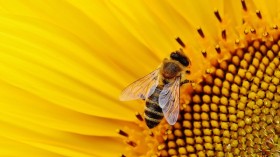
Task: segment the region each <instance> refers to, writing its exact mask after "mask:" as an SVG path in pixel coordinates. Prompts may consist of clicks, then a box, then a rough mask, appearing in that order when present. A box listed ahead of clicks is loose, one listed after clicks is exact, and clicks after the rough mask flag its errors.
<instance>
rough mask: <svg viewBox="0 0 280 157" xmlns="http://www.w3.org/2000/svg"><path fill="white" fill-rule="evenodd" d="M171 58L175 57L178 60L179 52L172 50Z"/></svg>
mask: <svg viewBox="0 0 280 157" xmlns="http://www.w3.org/2000/svg"><path fill="white" fill-rule="evenodd" d="M170 58H172V59H174V60H178V59H179V54H178V53H176V52H172V53H171V54H170Z"/></svg>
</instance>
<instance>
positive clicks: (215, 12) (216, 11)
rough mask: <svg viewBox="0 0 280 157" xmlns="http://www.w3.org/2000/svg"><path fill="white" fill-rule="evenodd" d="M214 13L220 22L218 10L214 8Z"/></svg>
mask: <svg viewBox="0 0 280 157" xmlns="http://www.w3.org/2000/svg"><path fill="white" fill-rule="evenodd" d="M214 14H215V16H216V18H217V19H218V20H219V22H222V18H221V16H220V14H219V11H218V10H215V11H214Z"/></svg>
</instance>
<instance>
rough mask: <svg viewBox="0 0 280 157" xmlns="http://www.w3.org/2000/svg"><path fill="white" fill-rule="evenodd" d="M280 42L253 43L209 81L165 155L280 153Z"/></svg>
mask: <svg viewBox="0 0 280 157" xmlns="http://www.w3.org/2000/svg"><path fill="white" fill-rule="evenodd" d="M279 44H280V41H279V40H276V41H275V42H262V41H260V40H254V41H252V42H251V43H250V44H249V45H248V46H247V47H245V48H243V49H237V50H235V51H233V52H231V55H232V57H230V58H229V59H227V60H224V61H222V62H221V63H219V64H218V65H217V66H216V67H215V71H214V72H212V73H211V74H209V75H207V76H206V77H204V80H203V81H202V82H201V83H200V84H198V85H197V86H196V87H195V89H194V91H193V92H192V93H191V96H192V99H191V101H190V103H189V104H185V105H184V106H185V108H184V109H183V110H182V111H181V113H180V116H181V117H180V119H179V120H178V122H177V123H176V124H175V125H174V126H173V127H172V128H171V129H170V130H169V133H170V134H169V135H168V138H167V139H166V140H165V141H164V143H163V145H164V147H163V149H161V150H159V151H160V154H161V156H173V155H177V156H184V155H188V156H236V155H241V156H246V155H253V154H254V155H256V154H258V155H260V156H261V155H262V154H265V155H272V154H276V153H279V151H280V146H279V142H280V138H278V136H279V134H280V126H279V122H280V110H279V102H280V85H279V81H280V67H279V64H280V60H279V56H280V53H279Z"/></svg>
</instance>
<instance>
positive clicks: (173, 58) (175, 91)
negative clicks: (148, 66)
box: [120, 50, 190, 129]
mask: <svg viewBox="0 0 280 157" xmlns="http://www.w3.org/2000/svg"><path fill="white" fill-rule="evenodd" d="M189 65H190V60H189V58H188V57H187V56H185V55H184V53H183V51H182V50H180V51H176V52H172V53H171V54H170V58H169V59H167V58H165V59H164V60H163V62H162V64H161V65H160V66H159V68H158V69H156V70H155V71H153V72H151V73H150V74H148V75H146V76H144V77H143V78H140V79H138V80H137V81H135V82H133V83H132V84H130V85H129V86H128V87H126V88H125V89H124V90H123V91H122V93H121V95H120V100H121V101H128V100H135V99H143V100H145V101H146V107H145V111H144V113H145V114H144V117H145V122H146V125H147V126H148V127H149V128H150V129H151V128H154V127H156V126H157V125H158V124H159V123H160V122H161V120H162V119H163V117H165V119H166V120H167V122H168V123H169V124H170V125H174V124H175V123H176V121H177V119H178V115H179V106H180V104H179V103H180V102H179V101H180V86H181V84H184V83H187V82H189V80H184V81H182V80H181V76H182V75H183V73H184V69H186V68H187V67H188V66H189ZM185 72H186V73H189V72H190V71H189V70H186V71H185ZM184 74H185V73H184Z"/></svg>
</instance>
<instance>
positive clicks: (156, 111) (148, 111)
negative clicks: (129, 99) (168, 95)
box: [145, 86, 163, 129]
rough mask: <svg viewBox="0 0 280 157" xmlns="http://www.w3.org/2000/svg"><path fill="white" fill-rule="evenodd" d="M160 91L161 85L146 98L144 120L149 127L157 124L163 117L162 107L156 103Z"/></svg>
mask: <svg viewBox="0 0 280 157" xmlns="http://www.w3.org/2000/svg"><path fill="white" fill-rule="evenodd" d="M161 91H162V87H160V86H158V87H156V89H155V92H154V93H153V94H152V95H151V96H149V97H148V98H147V100H146V108H145V121H146V124H147V126H148V127H149V128H150V129H151V128H154V127H155V126H157V125H158V124H159V123H160V121H161V120H162V118H163V113H162V109H161V108H160V106H159V104H158V98H159V94H160V92H161Z"/></svg>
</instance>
